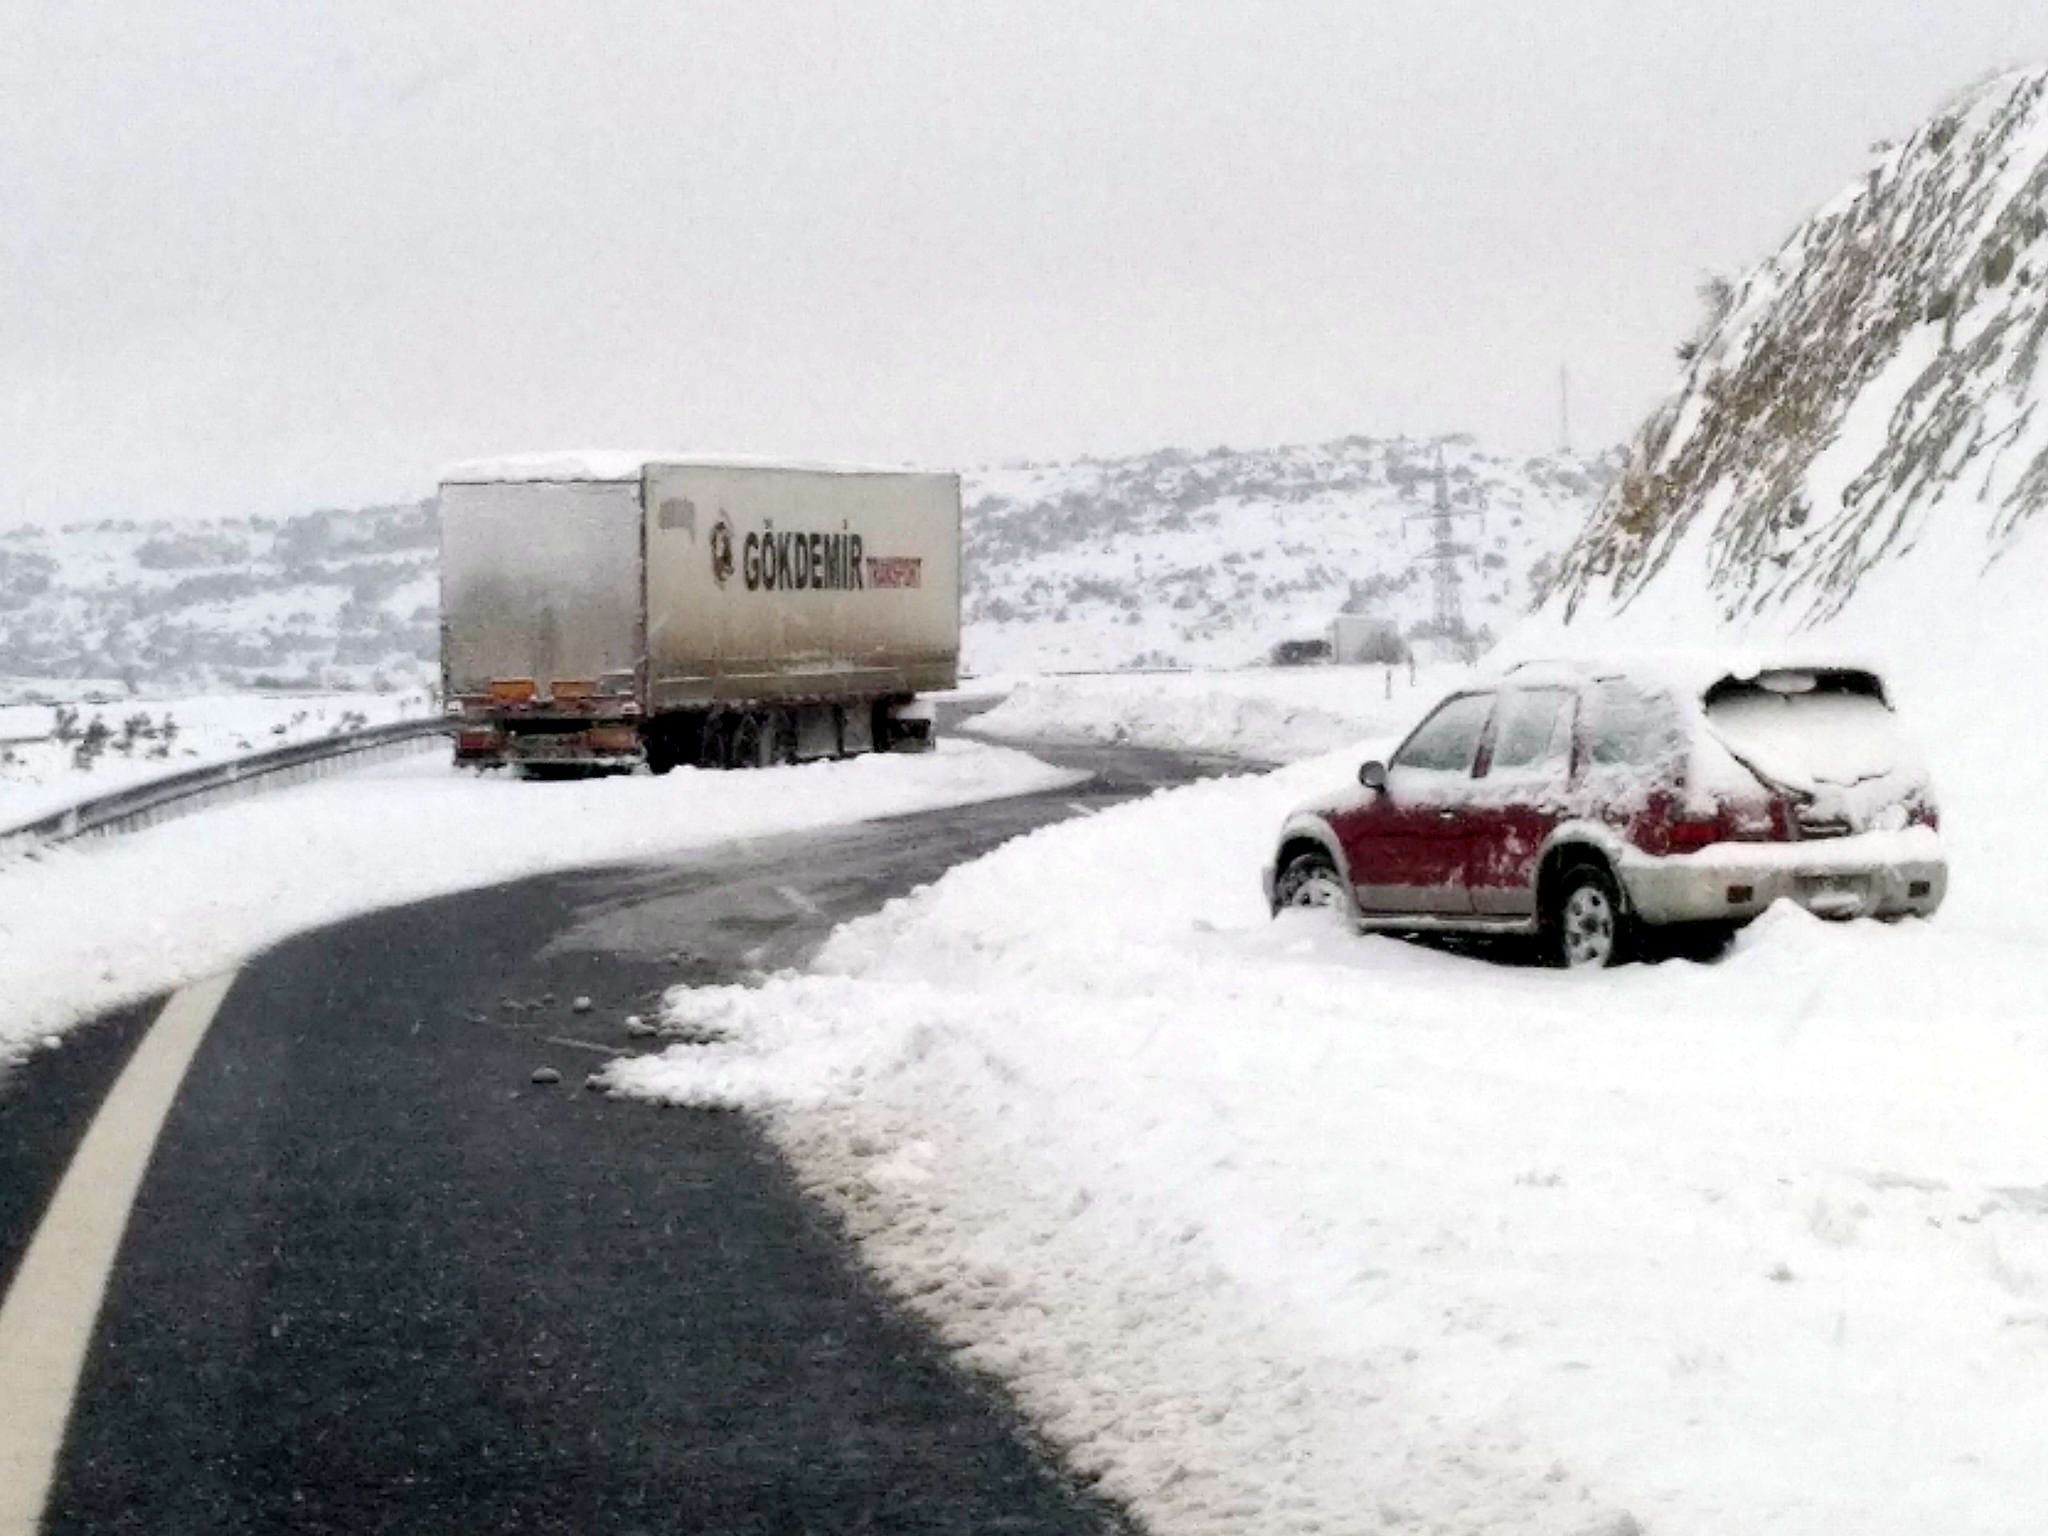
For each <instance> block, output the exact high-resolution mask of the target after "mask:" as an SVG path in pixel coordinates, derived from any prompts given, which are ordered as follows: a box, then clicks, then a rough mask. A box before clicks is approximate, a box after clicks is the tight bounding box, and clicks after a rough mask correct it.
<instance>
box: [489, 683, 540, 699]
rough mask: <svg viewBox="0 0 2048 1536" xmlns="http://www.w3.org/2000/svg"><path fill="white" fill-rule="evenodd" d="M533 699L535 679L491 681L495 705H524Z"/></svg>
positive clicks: (492, 697)
mask: <svg viewBox="0 0 2048 1536" xmlns="http://www.w3.org/2000/svg"><path fill="white" fill-rule="evenodd" d="M532 697H533V679H532V678H530V677H494V678H492V679H491V702H492V703H494V704H524V703H526V702H527V701H528V700H529V699H531V698H532Z"/></svg>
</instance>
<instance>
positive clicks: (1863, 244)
mask: <svg viewBox="0 0 2048 1536" xmlns="http://www.w3.org/2000/svg"><path fill="white" fill-rule="evenodd" d="M1707 296H1708V298H1709V300H1710V313H1709V316H1708V321H1707V323H1706V325H1705V326H1704V328H1703V330H1702V332H1701V334H1700V335H1699V336H1697V337H1695V338H1694V340H1693V341H1691V342H1689V343H1687V345H1686V346H1685V347H1683V348H1681V349H1680V356H1681V357H1682V358H1684V359H1685V360H1686V361H1687V365H1688V366H1687V371H1686V374H1685V377H1684V381H1683V384H1682V387H1681V388H1680V389H1679V390H1678V392H1677V393H1676V394H1675V395H1673V396H1672V398H1671V399H1670V400H1669V401H1668V402H1667V403H1666V404H1665V405H1664V406H1663V408H1662V409H1660V410H1659V411H1657V412H1656V414H1655V415H1654V416H1652V417H1651V419H1650V420H1649V422H1648V423H1647V424H1646V425H1645V426H1644V427H1643V429H1642V431H1641V433H1640V434H1639V435H1638V437H1637V438H1636V440H1635V442H1634V444H1633V445H1632V447H1631V449H1630V452H1629V456H1628V462H1627V465H1626V468H1625V469H1624V471H1623V473H1622V475H1621V478H1620V479H1619V481H1618V482H1617V483H1616V484H1615V486H1614V487H1613V488H1612V489H1611V490H1610V491H1609V492H1608V494H1607V495H1606V497H1605V498H1604V499H1603V500H1602V502H1601V504H1600V507H1599V509H1598V511H1597V513H1596V514H1595V515H1594V517H1593V518H1592V519H1591V520H1590V522H1589V523H1588V525H1587V526H1586V528H1585V530H1584V532H1583V533H1582V534H1581V535H1580V536H1579V538H1578V539H1577V540H1576V541H1575V542H1574V543H1573V545H1572V546H1571V548H1570V550H1569V552H1568V553H1567V554H1566V556H1565V558H1564V560H1563V562H1562V567H1561V571H1560V575H1559V579H1558V582H1557V584H1556V587H1555V589H1554V592H1553V600H1552V603H1551V605H1550V607H1551V611H1552V612H1554V613H1556V614H1558V615H1560V616H1562V617H1565V618H1567V619H1569V618H1571V617H1573V616H1577V615H1581V614H1602V613H1604V614H1610V615H1611V614H1615V613H1618V612H1621V611H1625V610H1629V609H1631V608H1634V609H1636V610H1638V612H1637V614H1636V615H1635V616H1636V617H1637V618H1641V617H1642V616H1643V613H1642V610H1654V611H1655V612H1656V614H1658V615H1660V616H1661V617H1663V618H1665V619H1666V620H1668V621H1669V625H1670V626H1671V627H1681V628H1692V629H1697V628H1698V627H1701V626H1714V625H1729V624H1733V625H1735V626H1737V627H1742V628H1747V629H1751V630H1755V629H1758V628H1767V629H1773V630H1780V631H1789V630H1795V629H1799V628H1804V627H1811V626H1814V625H1817V624H1831V623H1832V622H1833V621H1835V620H1836V619H1837V618H1839V617H1841V616H1843V615H1844V614H1845V612H1847V613H1849V615H1850V616H1851V617H1852V618H1856V619H1858V620H1859V622H1858V623H1856V624H1855V625H1854V626H1853V627H1854V628H1856V629H1857V630H1859V631H1869V632H1873V633H1876V632H1880V631H1881V629H1882V626H1883V625H1884V624H1885V623H1887V622H1890V621H1891V620H1892V619H1893V618H1894V617H1900V618H1903V617H1905V615H1906V613H1907V612H1909V611H1910V612H1911V613H1912V615H1913V618H1914V622H1915V623H1917V624H1920V625H1923V626H1924V625H1925V624H1926V622H1927V620H1928V618H1929V614H1930V610H1931V609H1940V608H1942V607H1944V606H1946V607H1947V608H1949V609H1950V610H1951V611H1952V610H1953V608H1954V607H1955V606H1957V605H1959V604H1967V602H1968V598H1967V597H1966V596H1965V594H1966V593H1968V592H1970V591H1973V590H1975V587H1976V583H1977V581H1978V579H1979V577H1980V576H1981V574H1982V573H1983V572H1984V570H1985V568H1986V567H1987V566H1989V565H1992V564H1995V563H1999V562H2002V561H2005V560H2006V559H2007V557H2009V556H2010V555H2011V554H2012V553H2013V552H2014V551H2015V550H2016V549H2017V548H2018V547H2019V546H2020V545H2022V544H2024V543H2028V542H2029V540H2030V537H2031V531H2032V526H2033V520H2034V519H2035V517H2036V514H2038V513H2039V512H2040V511H2041V510H2042V508H2043V507H2044V506H2048V411H2044V410H2043V409H2041V407H2042V405H2043V392H2044V384H2048V363H2044V346H2048V70H2038V69H2037V70H2032V71H2029V72H2026V73H2021V74H2014V75H2007V76H2004V77H2002V78H2000V79H1997V80H1994V81H1992V82H1990V83H1989V84H1986V85H1984V86H1982V87H1980V88H1978V89H1976V90H1975V91H1973V92H1971V93H1969V94H1968V95H1967V96H1965V97H1963V98H1961V99H1959V100H1958V101H1957V102H1956V103H1954V104H1953V105H1952V106H1950V107H1949V108H1948V109H1946V110H1944V111H1942V112H1941V113H1939V114H1938V115H1937V116H1935V117H1934V119H1933V120H1932V121H1930V122H1928V123H1927V124H1925V125H1924V126H1923V127H1921V128H1920V129H1919V130H1918V131H1917V132H1915V133H1914V134H1913V135H1912V136H1911V137H1910V138H1908V139H1907V140H1906V141H1905V142H1904V143H1903V144H1899V145H1897V146H1891V147H1887V146H1880V150H1879V153H1878V157H1877V159H1876V160H1875V162H1874V163H1873V164H1872V165H1871V166H1870V167H1869V169H1868V170H1867V171H1866V172H1865V173H1864V175H1863V176H1862V177H1861V178H1860V179H1859V180H1857V181H1856V182H1855V183H1854V184H1853V185H1852V186H1850V187H1848V188H1847V189H1846V190H1844V191H1843V192H1842V194H1841V195H1840V196H1838V197H1837V198H1835V200H1834V201H1832V202H1831V203H1829V204H1827V205H1826V206H1825V207H1823V208H1822V209H1821V210H1820V211H1819V212H1818V213H1816V214H1815V215H1814V216H1813V217H1812V218H1811V219H1809V220H1808V221H1807V222H1806V223H1805V224H1804V225H1803V226H1802V227H1801V228H1800V229H1799V230H1798V231H1797V232H1796V233H1795V234H1794V235H1793V236H1792V237H1791V239H1789V240H1787V241H1786V242H1785V244H1784V246H1783V247H1782V248H1781V249H1779V250H1778V251H1777V252H1776V253H1775V254H1774V255H1772V256H1771V257H1770V258H1769V259H1767V260H1765V261H1763V262H1762V263H1760V264H1759V265H1758V266H1757V267H1756V268H1755V269H1754V270H1752V271H1750V272H1749V273H1747V274H1746V275H1745V276H1744V277H1742V278H1741V280H1740V281H1739V282H1737V283H1734V284H1732V285H1729V286H1728V287H1726V288H1724V289H1719V290H1715V289H1712V288H1710V289H1709V291H1708V295H1707ZM1717 310H1718V311H1719V313H1716V312H1715V311H1717ZM2034 542H2038V540H2035V541H2034ZM2037 554H2038V551H2037V552H2034V553H2030V554H2029V555H2028V556H2027V559H2028V561H2031V560H2033V559H2034V558H2036V556H2037ZM2001 575H2009V572H2006V573H2001ZM1880 588H1881V589H1884V590H1886V591H1887V592H1888V593H1891V594H1892V595H1891V596H1887V597H1885V598H1883V599H1878V600H1872V599H1871V598H1870V594H1871V592H1872V591H1873V590H1874V589H1880ZM1914 597H1918V598H1920V599H1921V600H1922V601H1921V603H1920V604H1918V605H1917V606H1914V607H1912V608H1911V609H1906V608H1902V607H1901V604H1902V603H1906V602H1909V601H1910V600H1911V599H1913V598H1914ZM1894 598H1896V599H1897V601H1894ZM1859 610H1860V612H1859Z"/></svg>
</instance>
